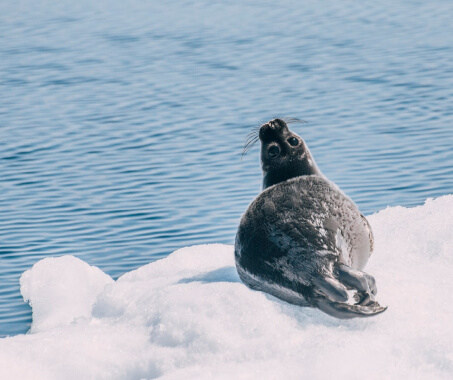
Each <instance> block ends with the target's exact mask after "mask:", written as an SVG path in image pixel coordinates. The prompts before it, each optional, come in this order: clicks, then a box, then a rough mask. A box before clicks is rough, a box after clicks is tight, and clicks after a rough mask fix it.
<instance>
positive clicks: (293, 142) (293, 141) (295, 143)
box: [288, 137, 299, 146]
mask: <svg viewBox="0 0 453 380" xmlns="http://www.w3.org/2000/svg"><path fill="white" fill-rule="evenodd" d="M288 142H289V145H292V146H298V145H299V140H298V139H296V138H295V137H290V138H289V139H288Z"/></svg>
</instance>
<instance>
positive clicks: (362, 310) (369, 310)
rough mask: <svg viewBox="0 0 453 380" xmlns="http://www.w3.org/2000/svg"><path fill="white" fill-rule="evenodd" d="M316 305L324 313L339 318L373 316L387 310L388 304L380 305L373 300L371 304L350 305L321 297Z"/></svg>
mask: <svg viewBox="0 0 453 380" xmlns="http://www.w3.org/2000/svg"><path fill="white" fill-rule="evenodd" d="M316 306H317V307H318V308H319V309H320V310H322V311H323V312H324V313H326V314H329V315H331V316H332V317H335V318H339V319H351V318H357V317H362V318H363V317H372V316H374V315H377V314H380V313H383V312H384V311H386V310H387V306H385V307H384V306H380V305H379V304H378V303H377V302H372V303H371V304H369V305H349V304H347V303H340V302H332V301H330V300H328V299H327V298H319V299H318V300H317V305H316Z"/></svg>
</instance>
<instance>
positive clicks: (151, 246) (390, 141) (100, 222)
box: [0, 0, 453, 335]
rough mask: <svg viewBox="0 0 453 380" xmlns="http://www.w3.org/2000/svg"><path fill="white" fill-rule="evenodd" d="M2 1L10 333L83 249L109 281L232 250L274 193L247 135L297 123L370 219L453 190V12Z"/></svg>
mask: <svg viewBox="0 0 453 380" xmlns="http://www.w3.org/2000/svg"><path fill="white" fill-rule="evenodd" d="M21 4H22V5H21V6H18V5H17V4H16V3H13V2H3V3H2V4H0V20H1V22H0V35H1V36H2V39H1V41H2V42H1V44H0V73H1V75H0V133H1V139H0V172H1V175H2V176H1V182H0V186H1V197H0V260H1V266H0V281H1V284H2V287H1V290H0V334H3V335H5V334H16V333H20V332H25V331H26V330H27V325H28V324H29V322H30V319H31V315H30V314H31V313H30V309H29V307H28V306H27V305H25V304H24V303H23V301H22V299H21V297H20V293H19V284H18V281H19V277H20V274H21V273H22V272H23V271H24V270H26V269H27V268H29V267H30V266H31V265H33V263H35V262H36V261H38V260H39V259H41V258H44V257H47V256H55V255H63V254H73V255H76V256H78V257H80V258H82V259H83V260H85V261H87V262H89V263H90V264H92V265H97V266H99V267H100V268H101V269H102V270H104V271H106V272H107V273H109V274H110V275H112V276H113V277H115V278H116V277H118V276H119V275H121V274H122V273H124V272H126V271H129V270H131V269H134V268H137V267H138V266H141V265H143V264H146V263H149V262H151V261H153V260H156V259H158V258H161V257H164V256H165V255H167V254H169V253H170V252H172V251H173V250H175V249H177V248H179V247H182V246H187V245H193V244H199V243H210V242H219V243H232V242H233V240H234V235H235V230H236V226H237V223H238V220H239V218H240V215H241V213H242V212H243V211H244V210H245V208H246V207H247V205H248V203H249V202H250V201H251V200H252V199H253V198H254V196H255V195H256V194H257V193H258V192H259V190H260V183H261V173H260V168H259V160H258V151H259V148H258V147H254V148H253V149H252V150H251V151H250V152H249V154H248V155H247V156H246V157H245V158H244V160H243V161H242V162H241V160H240V152H241V148H242V143H243V141H244V139H245V136H246V135H247V134H248V132H249V131H250V129H251V128H252V127H254V126H257V125H259V124H260V123H261V122H265V121H267V120H268V119H271V118H273V117H276V116H282V117H284V116H288V117H298V118H302V119H305V120H307V121H308V124H303V125H299V126H295V127H294V128H295V130H296V131H297V132H298V133H299V134H300V135H301V136H302V137H304V138H305V140H306V141H307V143H308V145H309V146H310V148H311V150H312V153H313V154H314V157H315V158H316V161H317V163H318V165H319V167H320V168H321V170H322V171H323V172H324V173H325V174H326V175H327V177H329V178H330V179H332V180H334V181H335V182H336V183H337V184H338V185H340V187H342V188H343V189H344V190H345V191H346V193H347V194H349V195H350V196H351V197H352V198H353V199H354V200H355V201H356V202H357V203H358V205H359V207H360V208H361V210H362V211H363V212H364V213H365V214H370V213H373V212H375V211H377V210H379V209H382V208H384V207H386V206H387V205H404V206H413V205H417V204H421V203H423V201H424V200H425V199H426V198H427V197H434V196H439V195H442V194H447V193H451V192H452V189H453V169H452V165H451V163H452V162H453V151H452V149H451V145H452V143H453V127H452V126H453V107H452V102H451V100H452V98H453V65H452V59H451V57H453V43H452V39H451V36H452V35H453V26H452V23H451V17H450V15H451V14H452V11H453V3H451V2H448V1H440V0H439V1H434V2H417V1H413V2H406V3H405V4H399V5H395V3H394V2H390V1H382V2H373V3H371V2H352V1H345V2H341V3H340V2H333V1H332V2H329V1H327V2H323V3H322V4H321V3H318V2H302V3H301V2H298V1H294V0H287V1H284V2H279V5H278V6H276V3H275V2H262V3H260V4H255V3H252V2H243V1H241V2H236V1H232V2H222V3H220V2H219V3H215V2H211V1H195V2H185V1H182V0H174V1H170V2H164V3H162V4H157V2H140V1H132V2H128V3H127V5H126V4H123V3H122V2H119V1H118V2H103V1H101V2H97V3H96V5H93V4H91V2H87V1H79V2H76V3H74V2H69V1H62V2H58V3H57V4H54V3H52V4H50V3H48V4H46V5H44V3H39V4H37V3H32V2H30V3H29V4H28V5H25V3H21Z"/></svg>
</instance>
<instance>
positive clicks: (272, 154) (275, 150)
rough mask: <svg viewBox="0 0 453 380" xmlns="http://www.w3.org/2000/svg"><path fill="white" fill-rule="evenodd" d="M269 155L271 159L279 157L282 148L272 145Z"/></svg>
mask: <svg viewBox="0 0 453 380" xmlns="http://www.w3.org/2000/svg"><path fill="white" fill-rule="evenodd" d="M267 153H268V154H269V157H272V158H274V157H277V156H278V155H279V153H280V148H279V147H278V146H276V145H272V146H271V147H270V148H269V150H268V151H267Z"/></svg>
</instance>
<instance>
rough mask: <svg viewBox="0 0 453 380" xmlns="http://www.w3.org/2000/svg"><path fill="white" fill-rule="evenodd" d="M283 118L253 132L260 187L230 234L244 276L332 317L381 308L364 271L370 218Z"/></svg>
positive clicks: (257, 287) (255, 285)
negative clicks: (258, 149) (234, 232)
mask: <svg viewBox="0 0 453 380" xmlns="http://www.w3.org/2000/svg"><path fill="white" fill-rule="evenodd" d="M288 124H289V121H288V122H287V121H284V120H282V119H275V120H272V121H270V122H268V123H266V124H264V125H262V126H261V127H260V129H259V131H257V134H256V136H255V140H256V141H257V140H258V138H259V140H260V141H261V163H262V169H263V175H264V176H263V191H262V193H261V194H259V195H258V197H257V198H256V199H255V200H254V201H253V202H252V203H251V204H250V206H249V207H248V209H247V211H246V212H245V214H244V215H243V216H242V218H241V221H240V224H239V228H238V231H237V235H236V240H235V259H236V267H237V271H238V273H239V276H240V278H241V280H242V282H243V283H245V284H246V285H247V286H249V287H250V288H252V289H255V290H259V291H263V292H266V293H268V294H271V295H273V296H275V297H277V298H279V299H281V300H284V301H286V302H289V303H291V304H295V305H299V306H310V307H316V308H318V309H320V310H322V311H323V312H325V313H327V314H329V315H331V316H333V317H336V318H342V319H348V318H354V317H370V316H374V315H376V314H379V313H382V312H384V311H385V310H386V309H387V307H383V306H380V305H379V303H378V302H377V301H376V300H375V296H376V292H377V289H376V281H375V280H374V278H373V277H372V276H371V275H369V274H367V273H365V272H364V271H363V269H364V267H365V265H366V263H367V261H368V258H369V257H370V255H371V253H372V251H373V233H372V231H371V227H370V225H369V223H368V221H367V220H366V218H365V217H364V216H363V215H362V214H361V213H360V211H359V210H358V208H357V206H356V205H355V204H354V202H353V201H352V200H351V199H350V198H348V197H347V196H346V195H345V194H344V193H343V192H342V191H341V190H340V189H339V188H338V187H337V186H336V185H335V184H334V183H333V182H331V181H329V180H328V179H327V178H326V177H325V176H324V175H323V174H322V173H321V172H320V170H319V169H318V167H317V165H316V163H315V161H314V160H313V157H312V156H311V154H310V151H309V150H308V147H307V145H306V144H305V142H304V141H303V140H302V139H301V138H300V137H299V136H298V135H296V134H295V133H294V132H292V131H291V130H290V129H289V128H288ZM251 142H252V143H253V141H251ZM249 146H250V145H249Z"/></svg>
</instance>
